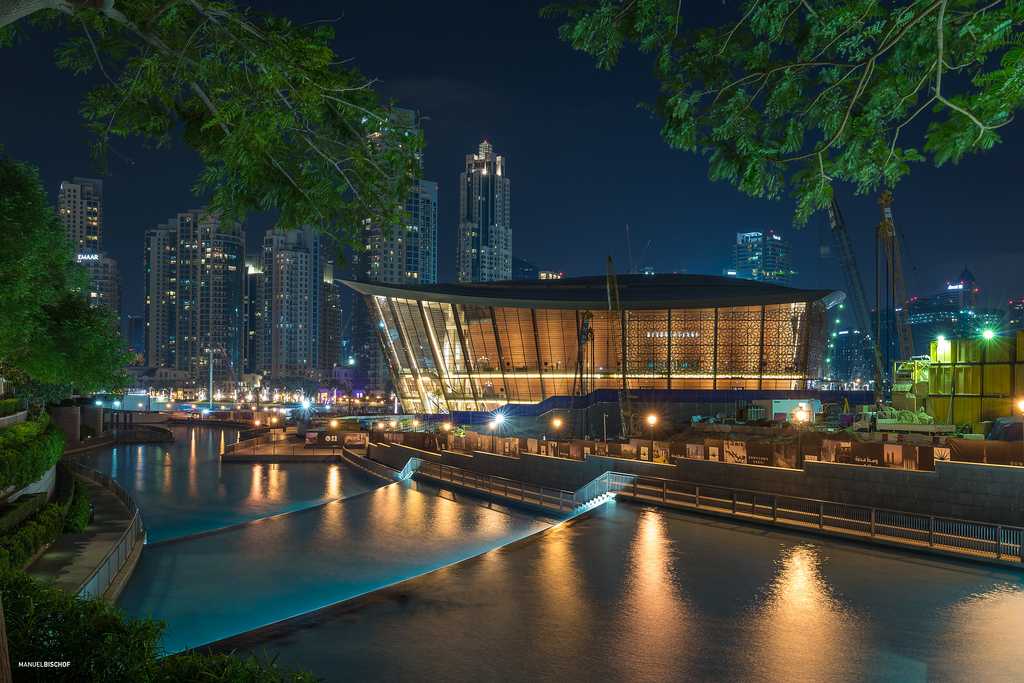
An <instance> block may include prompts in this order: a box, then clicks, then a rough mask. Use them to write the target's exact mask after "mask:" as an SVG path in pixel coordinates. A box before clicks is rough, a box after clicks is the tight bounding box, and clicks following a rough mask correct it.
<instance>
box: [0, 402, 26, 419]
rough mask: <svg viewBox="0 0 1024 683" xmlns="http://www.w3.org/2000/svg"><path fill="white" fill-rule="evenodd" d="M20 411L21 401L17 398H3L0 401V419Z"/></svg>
mask: <svg viewBox="0 0 1024 683" xmlns="http://www.w3.org/2000/svg"><path fill="white" fill-rule="evenodd" d="M19 410H21V399H19V398H4V399H0V417H6V416H8V415H13V414H14V413H16V412H18V411H19Z"/></svg>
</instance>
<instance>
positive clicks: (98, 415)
mask: <svg viewBox="0 0 1024 683" xmlns="http://www.w3.org/2000/svg"><path fill="white" fill-rule="evenodd" d="M81 421H82V424H83V425H88V426H89V427H91V428H92V431H93V433H94V434H95V435H96V436H101V435H102V434H103V406H95V405H93V406H82V407H81Z"/></svg>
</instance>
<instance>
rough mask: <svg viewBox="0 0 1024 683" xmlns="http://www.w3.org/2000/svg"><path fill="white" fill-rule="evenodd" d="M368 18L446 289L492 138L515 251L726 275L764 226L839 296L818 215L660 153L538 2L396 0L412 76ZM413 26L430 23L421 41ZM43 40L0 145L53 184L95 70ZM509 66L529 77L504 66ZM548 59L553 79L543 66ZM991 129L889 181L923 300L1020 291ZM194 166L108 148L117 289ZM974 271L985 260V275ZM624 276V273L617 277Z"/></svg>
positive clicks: (183, 195)
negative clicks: (959, 239) (986, 140)
mask: <svg viewBox="0 0 1024 683" xmlns="http://www.w3.org/2000/svg"><path fill="white" fill-rule="evenodd" d="M254 7H255V8H256V9H259V10H267V11H275V10H276V11H286V12H287V13H288V14H289V15H292V16H293V17H294V18H295V20H296V21H309V20H313V19H322V18H324V17H326V16H333V14H332V10H331V9H330V8H329V7H328V6H327V5H325V4H322V3H306V4H304V5H303V6H302V7H298V8H297V7H292V6H288V7H287V8H285V7H283V6H280V4H279V3H274V2H258V3H255V4H254ZM370 11H371V10H370V8H363V7H352V8H347V10H346V17H345V20H344V21H341V22H339V23H338V24H337V25H336V30H337V32H338V39H337V44H338V49H339V51H340V52H341V53H343V54H345V55H346V56H352V57H353V58H354V59H355V62H356V64H357V65H359V66H362V67H364V68H365V69H366V71H367V72H368V73H369V74H370V75H371V76H376V77H379V78H380V79H381V81H380V84H379V86H380V89H381V91H382V93H383V94H384V96H385V97H386V98H390V99H393V100H395V101H397V102H399V103H400V104H401V105H403V106H407V107H413V108H416V109H418V110H420V111H421V112H422V113H423V116H424V118H425V119H426V121H425V123H424V129H425V133H426V137H427V149H426V154H425V165H424V176H425V177H426V178H431V179H435V180H437V181H438V183H439V188H438V192H439V207H438V212H439V216H438V224H439V226H440V233H441V234H440V235H439V244H438V252H439V254H440V255H441V263H440V264H439V268H440V272H439V279H440V280H443V281H452V280H454V279H455V263H454V262H452V260H451V258H450V254H453V253H454V251H455V244H456V241H455V235H454V234H453V233H454V229H455V227H456V226H457V218H456V216H457V212H458V203H457V189H456V188H455V187H454V183H455V177H454V173H455V172H457V171H455V170H454V169H457V168H458V167H460V166H461V165H462V162H461V159H462V157H463V156H464V154H465V152H466V150H467V149H473V148H475V147H476V145H477V144H478V143H479V141H480V140H481V139H483V138H487V139H489V140H490V141H491V142H492V144H494V145H495V147H496V148H497V149H500V150H502V151H503V153H505V154H508V156H509V157H510V158H512V159H513V160H514V165H515V170H516V174H515V175H516V178H517V183H516V196H517V198H518V199H517V202H516V206H515V214H516V217H515V225H516V228H515V230H516V236H517V240H516V245H518V246H515V247H514V249H513V251H514V255H515V256H518V257H522V258H525V259H527V260H530V261H534V262H538V263H543V264H544V265H545V266H547V267H552V268H557V269H559V270H564V271H567V272H569V273H572V274H587V273H591V274H593V273H600V272H602V271H603V268H604V261H605V257H606V256H607V255H608V254H614V255H618V254H622V253H624V252H625V250H626V249H625V247H626V243H625V236H624V226H625V224H626V223H629V224H630V225H631V227H632V232H633V246H634V248H636V249H637V250H639V248H640V247H642V245H643V244H644V243H646V242H647V241H648V240H651V241H652V248H651V254H652V257H651V259H650V260H653V261H654V263H652V264H649V265H652V266H654V267H655V268H656V270H658V271H659V272H673V271H681V270H683V269H685V270H687V271H688V272H711V273H715V272H720V269H721V267H722V266H723V265H725V264H724V263H722V262H721V258H720V249H721V245H722V243H723V240H728V239H730V237H729V235H730V234H734V233H736V232H739V231H748V230H758V229H763V228H766V227H773V228H775V229H777V230H781V231H784V232H785V233H787V234H788V235H790V239H791V241H792V244H793V259H794V262H796V263H799V264H800V267H799V268H798V270H799V271H800V273H799V275H798V276H797V277H796V278H795V279H794V282H793V283H794V284H795V285H798V286H821V287H836V288H842V287H843V281H842V277H841V275H840V274H839V273H838V268H837V267H836V266H837V264H836V261H835V259H834V257H832V258H830V259H821V258H820V257H819V252H820V247H821V246H822V244H823V243H824V244H826V245H829V244H831V241H830V239H831V235H830V233H829V231H828V229H827V227H826V226H825V219H824V216H823V215H818V216H815V217H813V218H812V222H811V224H810V225H808V226H807V227H806V228H804V229H803V230H801V231H796V230H794V229H793V228H792V227H791V226H790V222H791V217H792V203H790V202H788V201H781V202H768V201H761V200H755V199H751V198H748V197H745V196H743V195H742V194H740V193H739V192H737V191H736V190H734V189H733V188H731V187H728V186H727V185H725V184H723V183H712V182H711V181H709V180H708V179H707V177H706V169H705V167H704V162H703V161H702V160H701V159H700V158H698V157H696V156H690V155H686V154H683V153H680V152H677V151H673V150H671V149H668V148H667V147H666V146H665V145H664V143H663V141H662V140H660V138H659V136H658V126H659V124H658V122H657V121H656V120H653V119H652V118H650V117H649V116H648V115H647V114H646V113H644V112H642V111H640V110H638V109H637V108H636V102H637V99H638V98H639V99H647V100H649V99H652V98H653V97H654V96H655V95H656V84H655V83H654V81H653V79H652V78H651V77H650V76H649V69H648V66H647V63H646V61H645V60H643V59H641V58H639V57H637V56H636V55H629V54H627V55H625V60H626V61H625V63H624V64H623V65H622V66H621V67H620V68H619V69H618V70H616V71H615V72H611V73H604V72H599V71H596V70H594V69H593V68H592V65H591V64H590V62H589V60H588V59H587V58H585V57H583V56H580V55H576V54H574V53H573V52H572V51H571V50H570V49H569V48H567V47H566V46H565V45H563V44H560V43H559V42H558V40H557V38H556V36H555V25H554V24H553V23H551V22H546V21H543V20H540V19H538V18H537V16H536V8H534V7H518V6H517V7H515V8H509V9H508V10H507V11H506V12H504V13H503V21H502V22H501V23H500V24H499V25H496V26H495V27H494V28H493V33H492V35H490V36H489V38H487V39H485V38H483V37H476V35H475V32H474V31H472V30H470V28H469V24H472V22H471V20H470V19H469V17H468V16H466V15H465V13H459V12H451V13H445V17H444V19H443V21H442V20H441V18H439V17H436V16H434V13H431V12H428V11H427V10H426V8H423V7H420V6H417V5H415V4H409V5H408V6H405V7H403V9H402V11H398V12H396V14H395V21H394V26H393V31H394V35H395V40H398V41H402V42H403V43H405V44H407V45H408V46H409V48H410V49H413V50H416V51H418V52H420V53H422V54H424V55H427V56H429V59H422V60H418V61H417V63H416V64H413V65H410V63H409V61H408V60H406V59H404V58H401V57H400V56H399V55H394V54H389V52H388V51H387V50H384V49H383V48H382V46H380V45H379V44H378V42H377V41H374V40H373V39H371V38H370V37H369V36H366V35H364V34H363V32H361V31H360V26H362V25H364V24H365V22H366V21H368V14H369V12H370ZM425 26H429V27H430V28H431V29H432V30H431V31H422V30H421V29H422V28H423V27H425ZM455 35H469V36H471V38H470V40H471V41H473V43H472V45H473V46H474V49H473V50H472V52H473V53H474V54H475V55H476V56H475V57H474V59H473V60H471V63H467V60H466V59H465V54H467V51H466V49H465V46H460V44H459V41H458V40H454V39H453V40H447V38H448V37H452V38H454V36H455ZM521 37H525V38H526V39H527V40H528V41H529V44H530V46H531V49H530V50H529V51H526V52H524V53H523V54H522V55H516V56H513V55H511V54H508V53H507V52H505V51H501V50H498V51H493V50H490V49H487V48H486V47H485V45H486V44H487V42H488V40H491V41H509V40H513V39H514V38H515V39H519V38H521ZM53 45H54V42H53V40H52V38H51V37H50V36H48V35H45V34H44V35H41V36H39V37H38V40H37V39H36V38H35V37H33V39H32V40H30V41H27V42H26V43H25V44H24V45H19V46H17V47H15V48H11V54H12V55H13V58H15V59H19V57H18V55H21V59H20V61H22V62H24V64H25V69H23V70H19V71H18V73H15V74H12V78H11V80H10V81H9V82H8V85H7V87H9V88H12V89H18V90H20V91H21V92H24V93H25V94H26V96H29V97H35V98H37V99H38V100H39V101H40V102H45V103H46V104H47V111H48V114H47V116H46V117H38V116H35V115H34V114H33V113H32V112H31V111H17V110H10V111H5V112H4V113H3V115H2V116H3V120H4V121H5V122H6V123H7V125H8V127H13V128H14V129H18V130H22V131H24V132H23V134H22V135H19V136H17V137H16V138H15V139H12V140H9V141H6V142H5V144H6V151H7V152H8V153H9V154H11V155H13V156H15V157H19V158H24V159H28V160H31V161H33V162H35V163H37V164H38V165H39V166H40V168H41V172H42V176H43V178H44V182H45V184H46V187H47V188H48V190H49V189H50V188H55V187H56V186H57V184H59V181H60V180H61V179H64V178H67V177H68V176H69V175H71V174H74V173H79V174H86V175H89V174H91V173H93V172H94V171H93V170H92V169H94V166H93V165H92V164H91V162H90V160H89V149H88V141H87V139H86V135H85V133H83V131H82V130H81V127H80V124H79V121H78V114H77V109H78V101H79V97H80V95H81V93H82V92H83V91H84V90H85V88H86V87H87V86H88V85H89V83H90V82H91V81H90V78H92V77H82V78H79V77H75V76H73V75H71V74H69V73H67V72H61V71H58V70H57V69H56V68H55V67H54V66H53V65H52V63H51V60H50V59H49V53H50V52H52V48H53ZM517 59H519V60H525V61H523V66H524V67H528V68H519V67H517V68H514V69H508V67H507V65H508V64H510V63H514V62H515V61H516V60H517ZM555 60H558V63H559V64H560V69H558V70H551V69H547V68H544V66H543V65H545V64H550V63H553V62H554V61H555ZM495 71H503V72H504V73H505V76H504V78H503V84H502V87H501V88H500V89H497V88H495V86H494V85H493V84H492V83H491V80H492V79H493V74H494V73H495ZM95 78H96V79H100V78H101V76H99V75H98V74H97V75H95ZM44 84H45V85H44ZM528 92H536V94H537V96H538V97H539V98H540V99H539V100H538V101H539V102H541V104H540V105H538V106H534V105H533V104H529V103H527V101H526V100H525V95H526V94H527V93H528ZM1000 134H1001V135H1002V136H1003V137H1004V138H1005V141H1004V142H1003V143H1002V144H1000V145H997V146H996V147H995V148H993V149H992V150H991V151H989V152H987V153H985V154H983V155H978V156H976V157H972V158H968V159H965V160H964V161H962V162H961V164H960V166H959V167H957V168H956V169H954V168H952V167H949V168H939V169H934V168H930V167H928V166H924V165H922V166H920V167H919V168H915V172H914V174H913V176H912V177H911V178H910V179H908V180H907V181H905V182H903V183H901V184H900V185H899V186H898V187H897V188H896V190H895V204H894V213H895V220H896V225H897V227H898V228H899V229H900V230H901V232H902V234H904V235H906V237H907V239H908V241H909V242H911V243H912V246H911V248H910V249H909V250H908V253H907V255H906V259H907V261H908V265H907V271H908V272H907V279H908V289H909V291H910V292H911V293H915V294H917V293H920V292H922V291H926V290H928V289H930V288H931V285H930V283H932V282H941V281H944V280H945V279H947V278H948V277H950V272H951V271H955V270H958V269H959V268H960V267H962V265H963V263H964V262H967V263H969V264H973V265H974V267H975V269H976V270H977V271H978V272H977V274H978V277H979V279H980V280H981V281H982V282H983V283H985V284H984V289H983V294H985V295H989V294H990V295H991V296H992V298H993V300H995V301H1006V300H1009V299H1018V298H1020V296H1021V295H1022V293H1021V292H1020V291H1018V290H1020V289H1021V286H1019V285H1017V284H1016V283H1017V282H1019V280H1017V279H1016V278H1015V277H1014V275H1013V268H1012V267H1010V266H1011V264H1013V263H1015V262H1016V261H1018V260H1019V259H1020V258H1021V257H1022V254H1021V253H1020V249H1019V248H1017V247H1015V246H1014V244H1013V242H1012V241H1010V238H1011V237H1012V234H1013V226H1015V225H1016V224H1017V223H1018V222H1019V221H1017V220H1016V219H1015V218H1014V216H1015V212H1016V209H1015V203H1014V200H1013V196H1014V193H1013V174H1012V169H1013V168H1014V163H1015V162H1014V160H1015V159H1016V158H1017V157H1019V153H1020V151H1021V149H1022V145H1024V138H1022V135H1021V133H1020V132H1019V131H1018V130H1016V129H1015V128H1013V127H1009V128H1007V129H1004V130H1001V131H1000ZM598 142H599V143H600V144H598ZM197 168H198V163H197V160H196V158H195V156H194V154H193V153H192V152H190V151H188V150H186V149H183V148H180V147H179V148H174V149H171V150H166V151H160V152H154V151H148V150H145V149H144V148H143V147H142V146H141V145H138V144H136V143H135V142H133V141H126V142H124V143H119V144H117V145H115V149H114V150H112V152H111V154H110V169H109V170H110V175H109V176H105V177H104V182H105V184H106V185H107V187H108V188H109V189H107V192H108V194H109V195H110V196H115V195H116V196H118V197H127V198H129V199H128V200H125V201H121V200H119V201H118V204H119V205H117V206H115V205H113V204H110V201H108V204H110V206H109V208H108V211H107V226H108V233H109V234H110V238H111V247H112V248H111V255H112V256H113V257H114V258H116V259H118V261H119V262H120V265H121V267H122V278H123V280H124V281H125V282H133V281H137V280H138V278H140V277H141V267H140V265H141V264H140V263H139V262H138V258H137V249H138V247H137V245H138V241H137V240H140V239H141V233H142V231H143V230H144V229H145V228H146V226H150V225H153V224H155V223H157V222H159V221H161V220H163V219H164V218H165V217H166V216H168V215H171V214H173V213H174V212H175V211H177V210H179V209H180V207H182V206H191V205H198V204H200V203H202V198H196V197H194V196H193V195H192V193H191V191H190V187H191V185H192V183H193V181H194V177H195V172H196V170H197ZM641 168H642V169H643V172H642V173H637V170H638V169H641ZM50 191H52V190H50ZM840 195H841V200H842V201H843V207H844V212H845V213H846V215H847V222H848V223H849V225H850V229H851V232H852V234H853V236H854V238H855V240H854V241H855V249H856V250H857V254H858V258H859V260H860V261H861V262H862V263H870V262H871V260H872V257H873V254H872V249H873V242H874V238H873V230H874V226H875V225H876V224H877V223H878V221H879V211H878V207H877V205H876V203H875V197H874V196H860V197H854V196H853V195H852V193H851V192H850V190H849V188H841V189H840ZM935 197H941V198H942V200H941V201H935V199H934V198H935ZM273 224H274V218H273V217H272V216H266V215H255V216H252V217H251V218H250V219H249V220H247V229H248V230H249V231H250V234H249V236H248V243H249V244H250V245H252V244H258V243H259V241H260V239H261V238H262V234H263V232H264V231H265V230H266V229H267V228H268V227H270V226H271V225H273ZM979 227H981V228H982V229H979ZM956 230H960V231H963V232H964V233H965V234H966V235H969V239H965V240H964V241H963V244H962V245H960V248H959V249H958V250H957V251H958V253H956V254H950V253H947V250H946V249H945V245H944V243H943V241H942V240H941V239H939V237H940V236H941V235H945V234H949V233H950V232H951V231H956ZM580 235H585V236H586V237H587V238H586V239H583V240H581V239H580ZM833 251H834V250H833ZM551 252H557V253H569V252H573V254H572V256H571V258H567V259H566V262H564V263H561V262H560V263H548V261H549V260H550V259H549V258H548V257H547V256H546V254H548V253H551ZM986 254H992V255H991V256H988V255H986ZM982 264H989V265H988V266H987V267H985V268H984V271H983V268H982ZM625 270H626V269H625V267H624V264H620V272H625ZM123 298H124V310H125V312H126V313H133V314H141V312H142V298H141V295H140V293H139V292H138V288H126V292H125V295H124V297H123Z"/></svg>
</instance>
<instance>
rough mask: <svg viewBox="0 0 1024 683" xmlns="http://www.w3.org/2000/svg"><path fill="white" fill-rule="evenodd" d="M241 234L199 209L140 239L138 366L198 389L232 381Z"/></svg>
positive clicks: (241, 355) (240, 306)
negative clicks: (142, 343) (142, 363)
mask: <svg viewBox="0 0 1024 683" xmlns="http://www.w3.org/2000/svg"><path fill="white" fill-rule="evenodd" d="M244 261H245V233H244V232H243V230H242V226H241V224H239V223H224V222H221V220H220V219H219V217H218V216H217V215H215V214H211V213H208V212H206V211H205V210H203V209H194V210H191V211H186V212H183V213H179V214H178V216H177V217H176V218H173V219H171V220H170V221H169V222H168V223H166V224H164V225H160V226H157V227H156V228H154V229H152V230H149V231H147V232H146V256H145V268H146V359H147V362H148V364H149V365H150V366H153V367H167V368H175V369H177V370H182V371H186V372H188V374H189V376H191V377H192V378H193V379H194V380H196V381H197V382H198V383H200V384H201V383H203V382H205V380H206V378H207V376H208V373H209V368H210V360H211V358H212V362H213V375H214V379H216V380H218V381H226V380H227V381H238V379H239V378H240V376H241V373H242V372H243V369H244V359H245V342H246V334H245V326H246V312H245V306H244V298H245V284H246V283H245V268H244Z"/></svg>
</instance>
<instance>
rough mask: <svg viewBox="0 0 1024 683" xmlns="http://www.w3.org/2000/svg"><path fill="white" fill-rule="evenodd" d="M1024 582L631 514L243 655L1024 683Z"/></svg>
mask: <svg viewBox="0 0 1024 683" xmlns="http://www.w3.org/2000/svg"><path fill="white" fill-rule="evenodd" d="M1022 634H1024V583H1022V575H1021V574H1020V573H1017V572H1013V571H1010V570H1002V569H998V568H989V567H986V566H984V565H972V564H966V563H958V562H949V561H942V560H933V559H931V558H928V557H924V556H920V555H913V554H910V553H901V552H892V551H885V550H879V549H874V548H870V547H868V546H862V545H856V544H849V543H844V542H840V541H828V540H821V539H818V538H811V537H806V536H801V535H797V534H790V533H781V532H776V531H772V530H766V529H763V528H758V527H753V526H744V525H738V524H733V523H729V522H725V521H717V520H711V519H708V518H701V517H697V516H689V515H685V514H682V513H674V512H670V511H666V510H661V509H653V508H642V507H637V506H633V505H630V504H626V503H622V502H619V503H615V502H613V503H609V504H607V505H605V506H603V507H601V508H598V509H597V510H595V511H594V512H593V513H592V515H591V516H590V517H588V518H584V519H582V520H580V521H578V522H576V523H574V524H566V525H561V526H558V527H555V528H553V529H551V530H550V531H548V532H546V533H544V534H541V535H540V536H538V537H536V538H534V539H531V540H529V541H527V542H525V543H523V544H518V545H516V546H513V547H509V548H503V549H497V550H494V551H491V552H489V553H486V554H485V555H482V556H480V557H478V558H476V559H474V560H470V561H468V562H465V563H462V564H460V565H457V566H453V567H448V568H445V569H441V570H439V571H436V572H433V573H431V574H428V575H426V576H423V577H420V578H418V579H415V580H413V581H410V582H407V583H405V584H403V585H402V586H399V587H395V588H393V589H388V590H385V591H381V592H379V593H377V594H375V595H374V596H372V597H371V598H370V599H367V600H363V601H359V602H358V603H357V604H352V605H349V606H340V607H338V608H335V609H332V610H327V611H325V612H321V613H319V614H317V615H311V616H308V617H306V618H303V619H300V620H296V621H295V622H291V623H289V624H286V625H281V626H279V627H276V628H273V629H270V630H268V631H264V632H261V633H260V634H258V635H254V636H250V637H249V638H247V639H246V640H243V641H236V642H235V643H233V645H240V646H241V647H242V648H243V649H248V650H252V651H259V652H264V653H268V654H272V655H276V656H278V658H279V661H280V662H281V663H283V664H285V665H288V666H292V667H296V668H304V669H307V670H311V671H313V672H314V673H315V674H317V675H319V676H321V677H323V678H324V679H326V680H331V681H340V680H353V681H393V680H410V681H411V680H445V681H488V680H503V681H578V680H616V681H1021V680H1024V647H1022V646H1021V639H1022Z"/></svg>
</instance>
